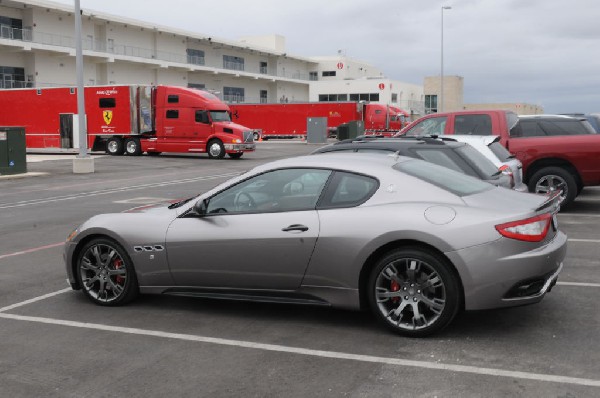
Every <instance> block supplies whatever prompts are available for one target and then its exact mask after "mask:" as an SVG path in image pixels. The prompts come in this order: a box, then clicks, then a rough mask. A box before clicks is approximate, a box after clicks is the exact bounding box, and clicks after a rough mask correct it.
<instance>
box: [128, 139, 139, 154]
mask: <svg viewBox="0 0 600 398" xmlns="http://www.w3.org/2000/svg"><path fill="white" fill-rule="evenodd" d="M125 153H126V154H127V155H130V156H140V155H141V154H142V146H141V144H140V140H139V139H138V138H127V139H126V140H125Z"/></svg>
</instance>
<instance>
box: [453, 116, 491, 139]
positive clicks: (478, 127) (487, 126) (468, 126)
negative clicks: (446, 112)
mask: <svg viewBox="0 0 600 398" xmlns="http://www.w3.org/2000/svg"><path fill="white" fill-rule="evenodd" d="M454 134H471V135H491V134H492V119H491V117H490V115H457V116H456V117H455V118H454Z"/></svg>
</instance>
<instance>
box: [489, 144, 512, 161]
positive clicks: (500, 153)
mask: <svg viewBox="0 0 600 398" xmlns="http://www.w3.org/2000/svg"><path fill="white" fill-rule="evenodd" d="M488 148H490V150H491V151H492V153H493V154H494V155H495V156H496V157H497V158H498V159H499V160H500V161H501V162H506V161H509V160H510V159H514V158H515V156H514V155H513V154H512V153H510V152H508V149H506V148H504V147H503V146H502V144H501V143H499V142H498V141H496V142H492V143H491V144H490V145H488Z"/></svg>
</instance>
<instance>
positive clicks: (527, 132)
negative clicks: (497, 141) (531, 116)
mask: <svg viewBox="0 0 600 398" xmlns="http://www.w3.org/2000/svg"><path fill="white" fill-rule="evenodd" d="M517 126H518V127H519V128H518V130H517V129H515V130H514V132H517V131H518V133H519V135H516V134H514V133H513V132H511V133H513V134H511V136H513V137H540V136H545V135H546V133H545V132H544V130H542V129H541V128H540V126H539V124H538V123H537V122H536V121H535V120H520V121H519V123H518V124H517Z"/></svg>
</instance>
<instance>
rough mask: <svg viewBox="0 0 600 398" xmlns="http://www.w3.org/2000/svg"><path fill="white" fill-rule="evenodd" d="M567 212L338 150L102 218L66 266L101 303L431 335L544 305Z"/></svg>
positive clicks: (75, 243) (82, 234)
mask: <svg viewBox="0 0 600 398" xmlns="http://www.w3.org/2000/svg"><path fill="white" fill-rule="evenodd" d="M557 211H558V204H557V198H556V197H547V196H540V195H534V194H528V193H520V192H515V191H511V190H508V189H503V188H497V187H494V186H493V185H491V184H488V183H486V182H483V181H481V180H478V179H475V178H472V177H469V176H466V175H464V174H461V173H457V172H454V171H452V170H449V169H446V168H443V167H439V166H437V165H434V164H432V163H428V162H424V161H421V160H418V159H412V158H405V157H401V156H397V155H390V156H381V155H373V154H336V153H333V154H323V155H320V156H305V157H297V158H290V159H285V160H279V161H275V162H271V163H268V164H265V165H262V166H259V167H257V168H255V169H253V170H251V171H249V172H247V173H245V174H242V175H240V176H238V177H235V178H233V179H232V180H230V181H228V182H226V183H224V184H221V185H219V186H217V187H216V188H214V189H212V190H210V191H209V192H207V193H205V194H202V195H200V196H197V197H194V198H191V199H187V200H185V201H181V202H178V203H173V204H171V205H168V206H166V205H165V206H156V207H145V208H141V209H134V210H131V211H129V212H125V213H117V214H103V215H98V216H95V217H92V218H91V219H89V220H88V221H86V222H85V223H83V224H82V225H81V226H80V227H78V228H77V229H76V230H74V231H73V232H72V233H71V234H70V235H69V237H68V238H67V242H66V244H65V250H64V257H65V262H66V268H67V274H68V278H69V282H70V284H71V286H72V288H73V289H77V290H78V289H81V290H83V292H84V293H85V295H86V296H87V297H89V298H90V299H91V300H92V301H93V302H95V303H97V304H100V305H119V304H124V303H126V302H129V301H130V300H132V299H133V298H135V297H136V295H137V294H138V293H158V294H172V295H184V296H195V297H209V298H229V299H237V300H258V301H270V302H280V303H307V304H315V305H327V306H335V307H341V308H350V309H359V308H370V309H371V311H373V312H374V313H375V314H376V317H377V318H378V319H379V320H380V321H381V322H383V323H384V324H385V325H387V326H388V327H390V328H391V329H393V330H394V331H396V332H398V333H400V334H403V335H409V336H424V335H427V334H430V333H432V332H435V331H437V330H439V329H441V328H443V327H444V326H446V325H447V324H448V323H450V322H451V320H452V319H453V318H454V316H455V315H456V314H457V312H458V311H459V310H461V309H466V310H478V309H487V308H496V307H507V306H515V305H522V304H529V303H535V302H538V301H540V300H541V299H542V298H543V296H544V295H545V294H546V293H547V292H548V291H549V290H550V289H551V287H552V286H553V285H554V283H555V282H556V279H557V278H558V274H559V273H560V271H561V269H562V262H563V259H564V257H565V254H566V242H567V238H566V235H565V234H563V233H562V232H560V231H559V230H558V226H557V221H556V213H557Z"/></svg>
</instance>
